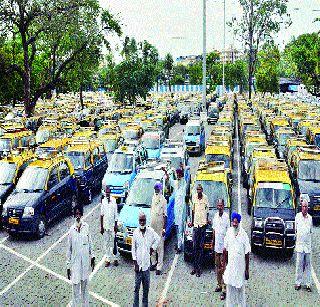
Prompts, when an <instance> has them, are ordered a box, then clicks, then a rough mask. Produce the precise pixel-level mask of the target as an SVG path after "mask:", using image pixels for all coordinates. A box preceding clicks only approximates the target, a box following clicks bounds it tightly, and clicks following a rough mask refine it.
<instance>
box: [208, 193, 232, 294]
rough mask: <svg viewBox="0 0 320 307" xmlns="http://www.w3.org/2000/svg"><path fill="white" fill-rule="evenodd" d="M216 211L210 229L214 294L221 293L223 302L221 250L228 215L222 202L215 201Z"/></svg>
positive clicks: (224, 290)
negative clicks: (213, 261) (215, 278)
mask: <svg viewBox="0 0 320 307" xmlns="http://www.w3.org/2000/svg"><path fill="white" fill-rule="evenodd" d="M217 209H218V212H216V214H215V215H214V217H213V221H212V229H213V244H214V252H215V265H216V275H217V282H218V285H217V287H216V289H215V292H221V291H222V294H221V296H220V298H221V300H224V299H225V297H226V286H225V284H224V282H223V278H222V276H223V273H224V265H223V248H224V238H225V236H226V233H227V230H228V228H229V227H230V220H229V214H228V213H226V212H224V200H223V199H221V198H220V199H218V200H217Z"/></svg>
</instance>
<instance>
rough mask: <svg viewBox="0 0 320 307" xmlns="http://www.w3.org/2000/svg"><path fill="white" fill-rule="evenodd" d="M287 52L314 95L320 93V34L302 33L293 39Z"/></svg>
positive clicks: (286, 49)
mask: <svg viewBox="0 0 320 307" xmlns="http://www.w3.org/2000/svg"><path fill="white" fill-rule="evenodd" d="M285 54H286V55H287V57H289V58H290V59H291V61H292V62H293V64H294V65H295V67H296V70H297V72H298V76H299V77H300V78H301V80H302V82H303V83H304V84H305V85H306V87H307V88H308V90H309V91H310V92H312V93H313V94H314V95H320V36H319V33H310V34H302V35H300V36H298V37H297V38H296V39H293V41H292V42H290V43H289V44H288V45H287V46H286V48H285Z"/></svg>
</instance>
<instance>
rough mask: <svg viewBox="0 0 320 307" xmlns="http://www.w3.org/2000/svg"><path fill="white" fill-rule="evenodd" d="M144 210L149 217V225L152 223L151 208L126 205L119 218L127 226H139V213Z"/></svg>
mask: <svg viewBox="0 0 320 307" xmlns="http://www.w3.org/2000/svg"><path fill="white" fill-rule="evenodd" d="M140 211H143V212H144V213H145V215H146V218H147V225H150V208H143V207H135V206H129V205H124V206H123V208H122V209H121V211H120V214H119V220H120V221H121V222H122V223H123V225H124V226H126V227H138V226H139V213H140Z"/></svg>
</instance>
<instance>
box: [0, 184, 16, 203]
mask: <svg viewBox="0 0 320 307" xmlns="http://www.w3.org/2000/svg"><path fill="white" fill-rule="evenodd" d="M12 185H13V184H7V185H0V200H1V199H2V197H4V196H5V195H6V194H7V192H8V191H9V190H10V189H11V187H12Z"/></svg>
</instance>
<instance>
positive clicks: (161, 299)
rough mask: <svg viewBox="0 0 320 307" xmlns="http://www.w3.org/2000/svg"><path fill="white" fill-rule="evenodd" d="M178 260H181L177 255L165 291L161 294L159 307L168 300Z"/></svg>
mask: <svg viewBox="0 0 320 307" xmlns="http://www.w3.org/2000/svg"><path fill="white" fill-rule="evenodd" d="M178 259H179V255H178V254H176V255H175V256H174V259H173V261H172V264H171V268H170V271H169V274H168V277H167V280H166V283H165V286H164V289H163V291H162V293H161V297H160V300H159V303H158V305H157V306H162V305H163V303H164V302H165V300H166V297H167V293H168V290H169V287H170V283H171V280H172V276H173V272H174V270H175V269H176V266H177V263H178Z"/></svg>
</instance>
